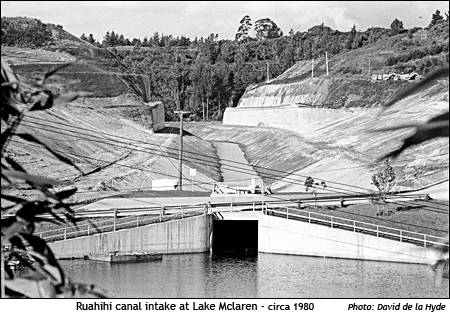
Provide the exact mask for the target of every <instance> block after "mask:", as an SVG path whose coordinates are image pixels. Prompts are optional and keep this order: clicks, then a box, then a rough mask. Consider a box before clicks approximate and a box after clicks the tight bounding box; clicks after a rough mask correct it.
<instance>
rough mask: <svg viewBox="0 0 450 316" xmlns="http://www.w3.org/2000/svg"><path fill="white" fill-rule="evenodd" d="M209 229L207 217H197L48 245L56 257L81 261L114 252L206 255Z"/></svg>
mask: <svg viewBox="0 0 450 316" xmlns="http://www.w3.org/2000/svg"><path fill="white" fill-rule="evenodd" d="M211 227H212V218H211V216H210V215H201V216H195V217H189V218H185V219H180V220H174V221H168V222H163V223H156V224H150V225H146V226H142V227H136V228H130V229H124V230H119V231H115V232H108V233H102V234H96V235H91V236H84V237H78V238H71V239H67V240H61V241H55V242H52V243H49V245H50V248H51V249H52V250H53V252H54V253H55V255H56V257H57V258H82V257H84V256H87V255H90V254H99V253H109V252H114V251H119V252H124V253H126V252H143V253H144V252H145V253H151V254H175V253H178V254H179V253H195V252H207V251H209V249H210V231H211Z"/></svg>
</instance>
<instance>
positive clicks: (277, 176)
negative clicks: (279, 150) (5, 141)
mask: <svg viewBox="0 0 450 316" xmlns="http://www.w3.org/2000/svg"><path fill="white" fill-rule="evenodd" d="M36 124H39V123H36ZM40 125H42V124H40ZM33 127H34V126H33ZM41 129H46V128H41ZM49 131H51V132H55V133H56V132H58V133H60V131H54V130H49ZM69 131H70V132H72V133H77V132H75V131H72V130H69ZM79 134H83V133H79ZM66 135H69V136H72V137H79V136H74V135H71V134H66ZM86 135H88V136H89V137H94V138H98V137H96V136H93V135H90V134H86ZM100 139H102V140H104V138H100ZM87 140H90V139H87ZM90 141H95V140H90ZM112 145H114V146H118V145H116V144H112ZM153 146H155V145H153ZM118 147H121V146H118ZM125 148H128V149H132V150H136V151H143V150H139V149H135V148H129V147H125ZM169 149H171V150H173V149H172V148H169ZM149 151H150V153H154V152H152V151H151V150H150V149H147V150H145V151H143V152H147V153H149ZM197 155H198V154H197ZM200 156H202V155H200ZM209 157H212V156H209ZM212 158H214V159H215V157H212ZM197 160H202V159H197ZM203 161H205V160H203ZM190 162H192V161H190ZM206 162H207V164H206V165H210V164H208V163H211V161H208V160H206ZM231 162H234V161H231ZM234 163H235V164H242V163H238V162H234ZM224 165H225V166H227V165H226V164H224ZM244 165H246V164H244ZM210 166H214V167H215V165H210ZM233 168H234V169H225V168H224V169H225V170H236V169H241V170H245V171H247V170H246V169H243V168H239V167H236V166H233ZM269 170H270V169H269ZM272 170H273V169H272ZM244 173H245V172H244ZM260 173H261V174H263V175H265V177H266V178H269V179H275V180H279V177H280V175H276V177H270V176H269V175H271V176H272V174H269V173H264V172H260ZM300 176H302V177H306V176H303V175H300ZM282 182H286V183H294V184H300V183H299V182H298V181H296V182H293V181H287V180H284V181H282ZM329 182H330V181H329ZM338 184H339V185H344V186H349V185H347V184H343V183H338ZM340 189H341V190H342V188H340ZM362 189H364V190H365V191H367V189H365V188H362ZM347 191H349V192H351V194H354V193H355V191H353V190H347ZM358 193H360V192H358Z"/></svg>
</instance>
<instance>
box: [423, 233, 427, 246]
mask: <svg viewBox="0 0 450 316" xmlns="http://www.w3.org/2000/svg"><path fill="white" fill-rule="evenodd" d="M423 246H424V247H426V246H427V235H423Z"/></svg>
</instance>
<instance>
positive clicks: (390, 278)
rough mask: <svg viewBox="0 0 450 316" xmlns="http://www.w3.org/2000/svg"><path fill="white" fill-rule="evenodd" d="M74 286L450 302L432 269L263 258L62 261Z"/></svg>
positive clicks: (127, 292)
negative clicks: (115, 261)
mask: <svg viewBox="0 0 450 316" xmlns="http://www.w3.org/2000/svg"><path fill="white" fill-rule="evenodd" d="M62 265H63V268H64V269H65V270H66V271H67V272H68V275H69V276H70V277H71V278H72V279H73V280H75V281H80V282H87V283H94V284H97V285H99V286H101V287H103V288H105V289H107V291H108V293H109V295H110V296H111V297H136V298H138V297H167V298H177V297H183V298H196V297H220V298H227V297H235V298H239V297H246V298H252V297H290V298H295V297H317V298H318V297H342V298H344V297H380V298H381V297H382V298H385V297H386V298H389V297H402V298H403V297H416V298H424V297H448V296H449V286H448V282H443V284H442V285H441V286H440V287H438V288H437V287H435V286H434V280H433V273H432V271H431V269H430V267H428V266H425V265H416V264H401V263H387V262H376V261H358V260H345V259H329V258H315V257H301V256H289V255H273V254H262V253H260V254H258V256H257V257H236V256H235V257H230V256H210V254H209V253H206V254H184V255H168V256H164V258H163V260H162V261H157V262H145V263H130V264H115V265H110V264H108V263H103V262H95V261H89V260H67V261H62Z"/></svg>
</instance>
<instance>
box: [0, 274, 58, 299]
mask: <svg viewBox="0 0 450 316" xmlns="http://www.w3.org/2000/svg"><path fill="white" fill-rule="evenodd" d="M5 290H6V291H8V293H16V295H22V296H25V297H29V298H52V297H56V293H55V288H54V286H53V285H52V284H51V283H50V282H48V281H46V280H42V281H35V280H28V279H24V278H15V279H14V280H6V281H5ZM17 293H19V294H17Z"/></svg>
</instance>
